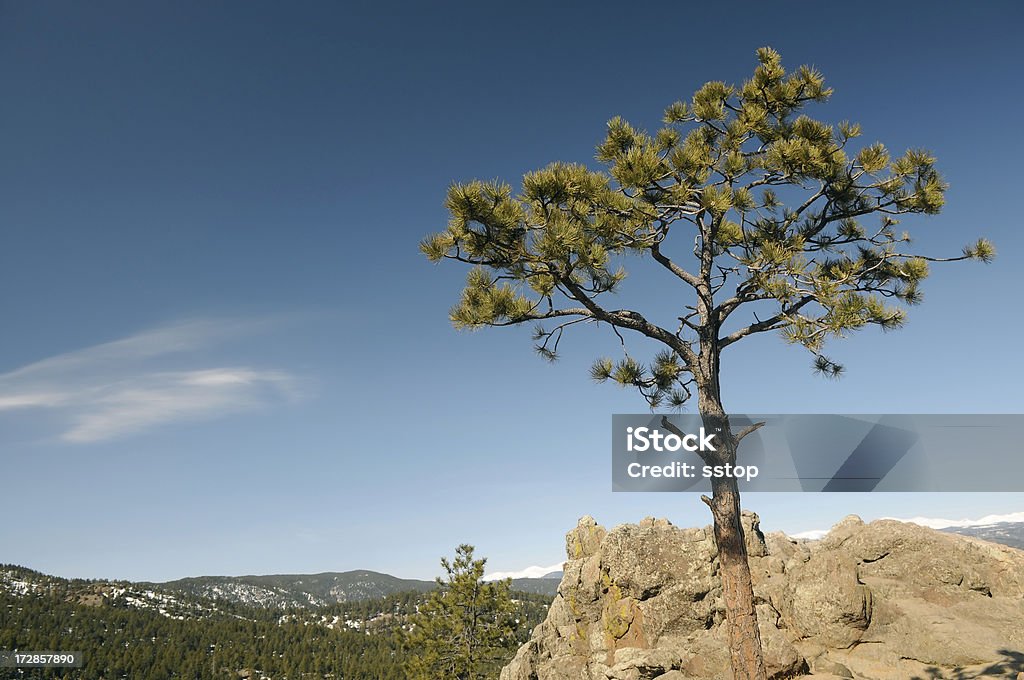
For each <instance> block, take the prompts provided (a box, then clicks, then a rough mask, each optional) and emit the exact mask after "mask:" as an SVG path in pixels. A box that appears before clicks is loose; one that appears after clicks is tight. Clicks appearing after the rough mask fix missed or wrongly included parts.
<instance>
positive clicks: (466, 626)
mask: <svg viewBox="0 0 1024 680" xmlns="http://www.w3.org/2000/svg"><path fill="white" fill-rule="evenodd" d="M486 562H487V560H486V559H479V560H475V559H473V546H471V545H465V544H463V545H460V546H459V547H458V548H457V549H456V551H455V559H454V560H451V561H449V560H448V559H447V558H441V566H442V567H443V568H444V570H445V574H444V576H442V577H440V578H438V579H437V590H434V591H432V592H431V594H430V595H429V597H427V600H426V602H424V604H423V605H422V606H421V607H420V608H419V610H418V611H417V612H416V614H414V615H413V616H412V617H411V619H410V624H411V625H412V630H411V631H410V633H409V636H408V643H409V647H410V648H411V649H410V651H411V654H410V658H409V661H408V663H407V664H406V671H407V674H408V677H409V678H410V679H411V680H434V679H435V678H451V679H452V680H483V679H484V678H487V677H493V675H494V670H495V668H494V666H495V664H496V663H497V662H498V660H499V659H502V658H504V656H505V654H506V653H507V652H508V651H510V650H511V649H514V648H515V646H516V637H515V628H516V623H517V621H516V616H515V615H516V605H515V603H514V602H513V601H512V591H511V588H512V582H511V581H510V580H504V581H494V582H489V583H487V582H484V580H483V577H484V565H485V564H486Z"/></svg>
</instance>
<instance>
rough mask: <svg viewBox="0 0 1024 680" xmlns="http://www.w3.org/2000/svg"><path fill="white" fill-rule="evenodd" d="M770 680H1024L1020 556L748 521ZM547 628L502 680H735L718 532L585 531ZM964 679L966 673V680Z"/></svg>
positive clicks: (853, 527)
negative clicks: (817, 535) (806, 532)
mask: <svg viewBox="0 0 1024 680" xmlns="http://www.w3.org/2000/svg"><path fill="white" fill-rule="evenodd" d="M742 521H743V525H744V530H745V532H746V537H747V550H748V552H749V554H750V564H751V573H752V576H753V580H754V593H755V602H756V603H757V614H758V626H759V628H760V632H761V640H762V645H763V648H764V654H765V663H766V666H767V668H768V673H769V677H770V678H794V677H803V676H804V675H807V674H809V677H814V678H830V677H831V678H878V679H879V680H886V679H890V678H891V679H894V680H895V679H896V678H900V679H905V678H913V677H919V678H944V677H961V678H966V677H971V678H974V677H979V678H980V677H1004V678H1011V679H1012V678H1016V676H1017V673H1018V672H1021V671H1024V552H1021V551H1019V550H1014V549H1012V548H1007V547H1004V546H999V545H995V544H991V543H986V542H983V541H979V540H977V539H971V538H966V537H962V536H956V535H951V534H942V533H939V532H936V531H932V530H930V529H925V528H922V527H918V526H916V525H910V524H903V523H899V522H891V521H879V522H873V523H871V524H865V523H863V522H862V521H860V519H858V518H856V517H848V518H846V519H845V520H843V521H842V522H840V523H839V524H837V525H836V526H835V527H833V530H832V531H831V532H830V533H829V534H828V536H826V537H825V538H824V539H823V540H821V541H817V542H806V541H796V540H794V539H791V538H789V537H787V536H785V535H783V534H779V533H771V534H768V535H767V536H765V535H764V534H762V533H761V531H760V529H759V519H758V517H757V515H755V514H754V513H749V512H744V513H743V517H742ZM566 553H567V557H568V561H567V562H566V563H565V566H564V570H563V571H564V575H563V578H562V582H561V584H560V586H559V589H558V593H557V595H556V596H555V598H554V601H553V602H552V605H551V608H550V610H549V612H548V616H547V618H546V619H545V621H544V622H543V623H541V624H540V625H539V626H537V628H536V629H535V630H534V632H533V636H532V638H531V639H530V641H529V642H528V643H527V644H525V645H523V647H521V648H520V649H519V651H518V652H517V654H516V656H515V658H514V659H513V660H512V662H511V663H510V664H509V665H508V666H506V667H505V668H504V669H503V670H502V672H501V680H647V679H651V680H654V679H655V678H657V679H660V680H683V679H684V678H689V679H696V678H707V679H712V678H728V677H730V676H731V672H730V669H729V655H728V640H727V633H726V628H725V626H724V625H722V624H723V622H724V618H725V612H724V608H723V603H722V595H721V582H720V580H719V576H718V556H717V551H716V549H715V544H714V538H713V534H712V531H711V528H710V527H706V528H701V529H682V528H679V527H676V526H673V525H672V524H671V523H670V522H669V521H668V520H664V519H657V520H656V519H652V518H648V519H645V520H643V521H641V522H640V523H639V524H627V525H621V526H617V527H615V528H614V529H612V530H611V531H607V530H605V529H604V528H603V527H601V526H600V525H599V524H598V523H597V522H596V521H595V520H594V519H593V518H591V517H584V518H583V519H581V520H580V522H579V524H578V525H577V527H576V528H575V529H573V530H572V531H570V532H569V533H568V534H567V536H566ZM958 674H959V675H958Z"/></svg>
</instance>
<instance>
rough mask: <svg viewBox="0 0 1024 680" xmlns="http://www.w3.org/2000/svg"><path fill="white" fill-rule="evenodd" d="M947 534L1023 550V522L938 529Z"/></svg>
mask: <svg viewBox="0 0 1024 680" xmlns="http://www.w3.org/2000/svg"><path fill="white" fill-rule="evenodd" d="M940 531H944V532H946V533H949V534H960V535H961V536H973V537H974V538H981V539H984V540H986V541H992V542H993V543H1002V544H1003V545H1008V546H1010V547H1011V548H1019V549H1020V550H1024V522H998V523H996V524H985V525H980V526H970V527H946V528H944V529H940Z"/></svg>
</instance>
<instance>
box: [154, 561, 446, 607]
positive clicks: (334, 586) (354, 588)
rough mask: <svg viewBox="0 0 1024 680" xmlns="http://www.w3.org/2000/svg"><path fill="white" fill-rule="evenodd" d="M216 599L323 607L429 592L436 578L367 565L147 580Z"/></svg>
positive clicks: (164, 588)
mask: <svg viewBox="0 0 1024 680" xmlns="http://www.w3.org/2000/svg"><path fill="white" fill-rule="evenodd" d="M143 585H146V586H149V587H152V588H156V589H160V590H167V591H172V592H176V593H183V594H187V595H190V596H193V597H201V598H207V599H212V600H229V601H231V602H237V603H239V604H245V605H250V606H258V607H284V608H291V607H322V606H326V605H330V604H338V603H341V602H358V601H361V600H376V599H379V598H382V597H385V596H387V595H391V594H394V593H400V592H425V591H428V590H430V589H432V588H433V587H434V585H435V584H434V582H433V581H421V580H418V579H404V578H398V577H397V576H391V575H390V574H382V573H380V572H376V571H369V570H366V569H357V570H353V571H345V572H323V573H320V574H270V575H264V576H255V575H253V576H195V577H190V578H183V579H178V580H176V581H167V582H165V583H146V584H143Z"/></svg>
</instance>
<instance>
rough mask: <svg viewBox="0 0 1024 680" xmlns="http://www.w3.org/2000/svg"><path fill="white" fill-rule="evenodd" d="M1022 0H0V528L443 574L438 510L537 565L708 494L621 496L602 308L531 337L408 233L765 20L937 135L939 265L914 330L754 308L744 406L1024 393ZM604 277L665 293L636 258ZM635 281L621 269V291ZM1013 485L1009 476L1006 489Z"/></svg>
mask: <svg viewBox="0 0 1024 680" xmlns="http://www.w3.org/2000/svg"><path fill="white" fill-rule="evenodd" d="M1022 14H1024V10H1022V9H1021V8H1020V7H1019V5H1017V4H1016V3H1010V2H992V3H985V4H977V5H971V6H967V5H962V6H960V5H954V4H952V3H950V4H944V5H939V6H936V5H934V4H933V3H886V4H881V3H880V4H876V5H873V6H858V8H857V9H856V10H853V9H849V8H846V7H845V6H841V5H837V4H835V3H832V4H825V5H820V6H816V7H815V8H814V11H813V12H811V11H810V10H809V8H808V7H806V6H804V5H799V4H796V3H794V4H792V5H791V6H789V7H788V8H783V9H780V8H779V7H778V6H776V5H770V4H766V3H749V4H742V3H740V4H733V5H730V6H729V13H728V16H727V15H725V14H723V11H722V10H721V8H719V9H712V8H698V9H694V8H692V7H690V8H686V7H683V6H680V7H678V8H672V7H669V8H666V7H665V6H660V5H648V6H638V7H633V6H629V7H627V5H626V4H625V3H619V4H600V3H565V4H562V5H560V6H552V5H551V4H550V3H515V4H504V5H502V4H498V3H491V4H486V5H480V4H479V3H477V4H470V3H450V4H445V5H444V6H427V5H423V4H416V3H408V4H406V5H402V4H383V3H367V2H352V3H327V2H324V3H317V2H307V3H297V4H291V3H263V2H247V3H207V2H180V3H129V2H106V3H88V4H83V3H74V2H44V3H13V2H10V3H4V2H0V88H2V92H3V102H4V103H3V106H0V135H2V145H0V146H2V148H3V153H2V154H0V196H2V200H0V244H2V247H0V291H2V294H0V315H2V316H0V318H2V324H3V328H4V332H3V333H2V334H0V462H2V470H3V477H2V485H3V491H2V492H0V513H2V516H3V517H4V519H5V521H4V522H3V524H2V526H0V562H14V563H20V564H24V565H26V566H30V567H33V568H36V569H40V570H43V571H46V572H50V573H56V574H60V575H64V576H81V577H119V578H132V579H151V580H162V579H170V578H177V577H182V576H186V575H198V574H214V573H221V574H242V573H272V572H293V573H294V572H311V571H327V570H331V571H335V570H336V571H341V570H346V569H355V568H369V569H377V570H381V571H387V572H390V573H394V574H396V575H400V576H409V577H425V578H429V577H432V576H433V575H434V574H435V573H436V572H437V571H438V566H437V562H438V558H439V557H440V556H441V555H444V554H448V553H451V552H452V551H453V550H454V547H455V546H456V545H457V544H459V543H461V542H470V543H473V544H475V545H476V546H477V549H478V553H479V554H481V555H484V556H488V557H489V560H490V561H489V565H490V566H491V567H492V568H494V569H496V570H512V569H517V568H520V567H524V566H526V565H528V564H552V563H554V562H556V561H558V560H559V559H561V557H562V536H563V534H564V532H565V531H566V530H567V529H569V528H570V527H571V526H573V525H574V524H575V521H576V519H577V518H578V517H579V516H580V515H583V514H592V515H594V516H595V517H597V519H598V520H599V521H601V522H602V523H605V524H608V525H613V524H616V523H619V522H624V521H636V520H638V519H640V518H642V517H644V516H645V515H656V516H667V517H669V518H671V519H672V520H673V521H674V522H675V523H677V524H680V525H698V524H706V523H708V522H709V520H710V518H709V516H708V515H707V513H706V508H704V506H703V505H702V504H701V503H700V502H699V501H698V500H697V498H696V497H695V496H692V495H687V494H679V495H673V494H665V495H655V494H612V493H611V491H610V486H611V484H610V475H609V470H608V463H609V443H608V441H607V435H608V432H609V429H610V414H612V413H616V412H636V411H642V410H643V404H642V402H641V400H640V399H639V398H638V397H637V395H635V394H632V393H629V392H625V391H621V390H619V389H617V388H614V387H609V386H598V385H594V384H592V383H590V382H589V380H588V378H587V368H588V366H589V364H590V362H591V361H592V360H593V358H595V357H596V356H602V355H609V354H613V353H614V352H615V343H614V342H613V340H614V338H609V337H607V336H605V335H604V334H602V333H598V332H593V331H589V330H585V331H583V332H581V333H579V334H577V335H574V336H570V337H568V338H567V340H566V341H565V343H564V344H563V348H564V352H563V355H564V358H563V360H562V361H560V362H559V363H557V364H554V365H549V364H547V363H545V362H543V361H541V360H540V359H538V358H537V357H536V356H535V354H534V353H533V351H532V349H531V343H530V341H529V329H523V330H521V331H520V330H508V329H502V330H491V331H482V332H477V333H458V332H456V331H454V330H453V329H452V328H451V326H450V325H449V323H448V320H447V310H448V308H449V306H450V305H451V304H452V303H453V302H454V300H455V299H456V296H457V294H458V290H459V287H460V283H461V281H462V277H463V276H464V273H465V272H464V271H462V270H461V269H460V268H459V267H458V266H454V265H452V266H434V265H431V264H429V263H428V262H427V261H426V260H425V259H424V258H423V257H422V256H421V255H420V254H419V253H418V251H417V243H418V242H419V240H420V239H421V238H422V237H424V236H425V235H426V234H428V233H430V232H432V231H436V230H439V229H441V228H443V226H444V224H445V221H446V214H445V212H444V210H443V206H442V201H443V197H444V192H445V189H446V187H447V186H448V185H449V184H450V183H451V182H452V181H453V180H466V179H472V178H477V177H479V178H494V177H499V178H503V179H506V180H508V181H510V182H512V183H515V182H516V181H517V180H518V178H519V177H521V175H522V173H523V172H525V171H528V170H531V169H535V168H537V167H540V166H543V165H545V164H546V163H548V162H549V161H552V160H568V161H582V162H591V163H593V160H592V159H593V149H594V146H595V144H596V143H597V142H598V141H599V140H600V138H601V135H602V131H603V128H604V124H605V122H606V121H607V120H608V119H609V118H611V117H612V116H615V115H622V116H624V117H626V118H627V119H629V120H631V121H633V122H634V123H636V124H637V125H640V126H646V127H654V126H656V125H657V124H658V121H659V119H660V115H661V111H662V110H663V108H664V106H665V105H667V104H668V103H670V102H672V101H674V100H676V99H680V98H687V97H688V96H689V95H690V94H691V93H692V92H693V90H695V89H696V88H697V87H699V86H700V85H701V84H702V83H703V82H705V81H707V80H713V79H721V80H726V81H740V80H742V79H743V78H744V77H745V76H746V75H748V74H749V73H750V71H751V70H752V69H753V66H754V50H755V49H756V48H757V47H760V46H762V45H772V46H773V47H775V48H776V49H777V50H779V51H780V52H781V53H782V55H783V59H784V62H785V64H786V65H787V66H790V67H795V66H798V65H800V64H803V63H810V64H813V65H815V66H816V67H818V68H819V69H820V70H821V71H822V72H823V73H824V74H825V76H826V78H827V80H828V82H829V84H830V85H831V86H833V87H834V88H835V90H836V93H835V96H834V97H833V98H832V101H831V102H830V103H829V104H827V105H826V106H823V107H819V108H817V109H815V110H814V111H813V114H814V115H816V116H818V117H820V118H823V119H826V120H829V121H833V122H838V121H840V120H843V119H852V120H856V121H858V122H860V123H861V124H862V126H863V129H864V132H865V134H864V137H863V140H864V141H865V142H870V141H873V140H879V141H882V142H885V143H886V144H888V145H890V147H891V148H893V149H894V150H897V151H902V149H904V148H907V147H922V146H923V147H927V148H929V149H930V150H932V151H933V152H934V153H935V155H936V156H937V157H938V158H939V165H940V169H941V170H942V171H943V172H944V174H945V176H946V178H947V179H948V181H949V182H950V183H951V186H952V188H951V189H950V191H949V193H948V196H947V199H948V203H947V207H946V209H945V210H944V212H943V213H942V215H940V216H938V217H934V218H927V219H914V218H910V219H907V220H906V221H905V222H904V226H905V227H906V228H907V229H908V230H910V231H912V233H913V234H914V235H915V236H916V237H917V241H916V242H917V245H918V247H919V248H920V249H921V250H923V251H926V252H928V253H930V254H935V255H945V254H955V253H957V252H958V251H959V248H960V247H961V246H962V245H963V244H965V243H967V242H968V241H971V240H972V239H973V238H974V237H976V236H978V235H985V236H988V237H989V238H991V239H992V240H993V241H995V243H996V246H997V248H998V250H999V258H998V259H997V260H996V262H995V263H994V264H992V265H990V266H988V267H985V266H982V265H980V264H976V263H962V264H958V265H950V266H936V267H934V268H933V276H932V278H931V279H930V280H929V281H928V282H927V284H926V287H925V293H926V302H925V304H924V305H922V306H921V307H918V308H916V309H913V310H912V311H911V316H910V323H909V325H908V327H907V328H906V329H904V330H902V331H899V332H897V333H891V334H888V335H884V336H883V335H882V334H880V333H873V332H864V333H861V334H859V335H857V336H854V337H853V338H852V339H850V340H848V341H846V342H844V343H841V344H835V345H833V346H832V347H831V348H830V351H831V354H832V355H834V356H835V357H836V358H838V359H840V360H841V361H843V362H844V363H845V365H846V367H847V375H846V376H845V377H844V378H843V379H842V380H840V381H838V382H832V381H825V380H822V379H820V378H818V377H816V376H814V375H812V373H811V371H810V370H809V357H808V356H807V355H805V354H803V353H801V352H800V351H798V350H796V349H794V348H791V347H787V346H785V345H784V344H783V342H782V341H781V340H779V339H778V338H776V337H773V336H761V337H759V338H755V339H753V340H751V341H749V342H747V341H745V342H744V343H742V344H741V345H737V346H736V347H735V348H734V349H732V350H730V354H729V356H728V365H727V366H726V368H725V372H724V377H723V390H724V396H725V400H726V405H727V407H728V408H729V409H730V410H732V411H733V412H762V413H765V412H779V413H786V412H792V413H799V412H838V413H858V412H861V413H863V412H871V413H874V412H911V413H913V412H923V413H930V412H937V413H942V412H968V413H970V412H994V413H1019V412H1021V411H1022V408H1024V397H1022V396H1021V391H1020V387H1019V385H1020V379H1021V377H1022V369H1021V366H1022V362H1021V361H1020V354H1019V350H1018V349H1017V338H1019V337H1020V334H1021V332H1022V331H1024V328H1022V323H1021V319H1020V315H1019V314H1018V313H1016V311H1015V310H1016V309H1018V308H1019V302H1018V297H1017V296H1018V291H1019V287H1020V283H1021V267H1020V263H1021V262H1022V256H1024V243H1022V237H1021V230H1020V225H1019V211H1018V210H1017V206H1016V203H1015V201H1016V198H1017V196H1018V194H1019V191H1020V189H1019V180H1020V178H1021V171H1020V167H1019V159H1020V158H1021V157H1022V151H1024V149H1022V141H1021V137H1020V135H1018V134H1016V132H1015V130H1016V128H1017V126H1018V124H1019V111H1020V110H1021V107H1022V105H1024V101H1022V94H1021V90H1020V87H1019V85H1018V83H1019V74H1020V72H1021V69H1022V67H1024V58H1022V57H1024V51H1022V49H1021V45H1020V40H1019V36H1018V34H1017V33H1018V32H1017V27H1018V26H1020V25H1021V20H1022V19H1024V16H1022ZM633 271H634V276H633V278H631V279H630V281H629V282H628V285H627V289H626V291H624V295H628V296H629V297H630V299H637V300H643V299H651V298H654V297H656V296H658V295H663V293H662V292H661V291H663V290H664V288H661V287H660V286H661V284H668V285H671V282H670V281H665V280H660V279H658V278H657V277H656V276H654V275H646V274H645V273H644V272H643V270H642V269H637V268H635V267H634V270H633ZM630 286H631V287H630ZM1022 492H1024V489H1022ZM745 504H746V506H747V507H749V508H751V509H754V510H756V511H758V512H759V513H760V514H761V516H762V518H763V523H764V526H765V528H766V529H782V530H786V531H790V532H797V531H804V530H810V529H818V528H821V527H823V526H828V525H830V524H831V523H833V522H835V521H836V520H838V519H840V518H841V517H842V516H843V515H845V514H847V513H850V512H856V513H859V514H861V515H862V516H864V517H867V518H873V517H879V516H884V515H896V516H907V517H909V516H914V515H930V516H949V517H954V518H955V517H972V516H981V515H984V514H988V513H994V512H995V513H1006V512H1015V511H1021V510H1024V493H1017V494H991V495H977V494H905V495H904V494H873V495H832V496H828V495H811V494H807V495H786V494H773V495H769V494H762V495H756V496H755V495H749V496H747V497H746V498H745Z"/></svg>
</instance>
